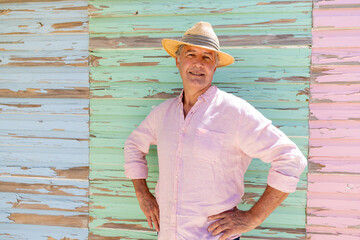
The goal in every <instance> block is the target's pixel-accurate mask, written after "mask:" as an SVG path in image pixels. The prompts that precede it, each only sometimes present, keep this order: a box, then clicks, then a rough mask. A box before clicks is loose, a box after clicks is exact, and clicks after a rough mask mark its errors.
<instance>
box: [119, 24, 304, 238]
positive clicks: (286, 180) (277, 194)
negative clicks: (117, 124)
mask: <svg viewBox="0 0 360 240" xmlns="http://www.w3.org/2000/svg"><path fill="white" fill-rule="evenodd" d="M162 44H163V47H164V49H165V50H166V51H167V52H168V53H169V54H170V55H171V56H172V57H174V58H175V60H176V66H177V67H178V69H179V73H180V76H181V79H182V83H183V91H182V93H181V94H180V96H178V97H177V98H173V99H169V100H167V101H165V102H163V103H161V104H160V105H159V106H157V107H156V108H154V109H153V110H152V111H151V112H150V114H149V115H148V116H147V117H146V119H145V120H144V121H143V122H142V123H141V124H140V125H139V127H138V128H137V129H135V130H134V131H133V132H132V133H131V135H130V136H129V137H128V139H127V141H126V143H125V174H126V176H127V177H128V178H130V179H132V181H133V184H134V188H135V192H136V196H137V198H138V201H139V204H140V208H141V209H142V211H143V212H144V214H145V216H146V218H147V222H148V224H149V227H153V225H152V224H154V225H155V229H156V231H157V232H158V239H162V240H172V239H177V240H195V239H196V240H198V239H221V240H225V239H239V236H240V235H241V233H245V232H248V231H250V230H252V229H254V228H255V227H257V226H258V225H260V224H261V223H262V222H263V221H264V220H265V219H266V218H267V217H268V216H269V215H270V213H271V212H273V210H274V209H275V208H276V207H278V206H279V205H280V204H281V202H282V201H283V200H284V199H285V198H286V197H287V196H288V194H289V193H290V192H294V191H295V189H296V185H297V182H298V180H299V176H300V174H301V172H302V171H303V170H304V168H305V166H306V159H305V157H304V156H303V155H302V154H301V152H300V150H299V149H298V148H297V147H296V145H295V144H294V143H293V142H292V141H290V140H289V139H288V138H287V137H286V136H285V135H284V134H283V133H282V132H281V131H280V130H279V129H277V128H276V127H274V126H273V125H272V124H271V121H270V120H268V119H266V118H265V117H264V116H263V115H262V114H261V113H259V112H258V111H257V110H255V109H254V108H253V107H252V106H251V105H250V104H248V103H247V102H246V101H244V100H242V99H241V98H238V97H235V96H234V95H232V94H229V93H226V92H224V91H221V90H220V89H218V88H217V87H216V86H214V85H212V79H213V75H214V73H215V70H216V68H217V67H224V66H227V65H229V64H232V63H233V62H234V58H233V57H232V56H230V55H229V54H226V53H224V52H222V51H220V48H219V41H218V38H217V36H216V34H215V32H214V31H213V29H212V27H211V25H210V24H209V23H206V22H199V23H196V24H195V25H194V26H193V27H191V28H190V29H189V30H187V31H186V32H185V34H184V36H183V38H182V40H181V41H176V40H171V39H163V41H162ZM150 145H157V151H158V162H159V180H158V182H157V185H156V189H155V196H156V198H155V197H154V196H153V195H152V194H151V193H150V192H149V189H148V187H147V184H146V178H147V176H148V168H147V161H146V158H145V156H146V155H147V153H148V151H149V147H150ZM252 158H260V159H261V160H262V161H264V162H267V163H271V168H270V170H269V175H268V181H267V184H268V185H267V187H266V189H265V191H264V193H263V194H262V196H261V197H260V199H259V200H258V201H257V203H256V204H255V205H254V206H253V207H252V208H251V209H250V210H248V211H241V210H239V209H238V208H237V207H236V206H237V204H239V203H240V202H241V198H242V196H243V194H244V174H245V172H246V169H247V168H248V166H249V164H250V162H251V159H252Z"/></svg>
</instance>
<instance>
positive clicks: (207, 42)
mask: <svg viewBox="0 0 360 240" xmlns="http://www.w3.org/2000/svg"><path fill="white" fill-rule="evenodd" d="M182 40H183V42H185V43H189V44H193V45H200V46H203V47H208V48H212V49H215V50H216V51H219V49H220V47H219V45H218V43H217V42H215V41H214V40H213V39H211V38H209V37H206V36H202V35H195V34H188V35H184V36H183V37H182Z"/></svg>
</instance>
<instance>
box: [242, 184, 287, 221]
mask: <svg viewBox="0 0 360 240" xmlns="http://www.w3.org/2000/svg"><path fill="white" fill-rule="evenodd" d="M288 195H289V193H285V192H282V191H279V190H277V189H275V188H273V187H270V186H269V185H268V186H267V187H266V189H265V191H264V193H263V194H262V196H261V197H260V199H259V200H258V201H257V202H256V203H255V205H254V206H253V207H252V208H251V209H250V210H249V213H250V214H251V215H252V216H254V217H255V219H256V222H257V223H258V225H260V224H261V223H262V222H263V221H264V220H265V219H266V218H267V217H268V216H269V215H270V214H271V213H272V212H273V211H274V210H275V209H276V208H277V207H278V206H279V205H280V204H281V203H282V202H283V201H284V200H285V199H286V197H287V196H288Z"/></svg>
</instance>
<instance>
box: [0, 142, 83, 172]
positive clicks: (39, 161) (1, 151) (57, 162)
mask: <svg viewBox="0 0 360 240" xmlns="http://www.w3.org/2000/svg"><path fill="white" fill-rule="evenodd" d="M65 150H66V151H65ZM65 150H64V148H44V147H42V146H21V147H18V146H9V145H5V146H0V157H1V159H2V161H1V163H2V165H10V166H22V167H25V168H26V167H27V168H31V167H49V168H51V167H59V168H62V167H65V168H68V167H70V166H71V167H80V166H87V165H88V158H87V156H88V152H89V149H88V148H87V147H86V148H66V149H65Z"/></svg>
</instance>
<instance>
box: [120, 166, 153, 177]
mask: <svg viewBox="0 0 360 240" xmlns="http://www.w3.org/2000/svg"><path fill="white" fill-rule="evenodd" d="M125 176H126V177H127V178H130V179H146V178H147V177H148V168H147V167H139V166H138V165H137V166H133V167H131V166H125Z"/></svg>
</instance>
